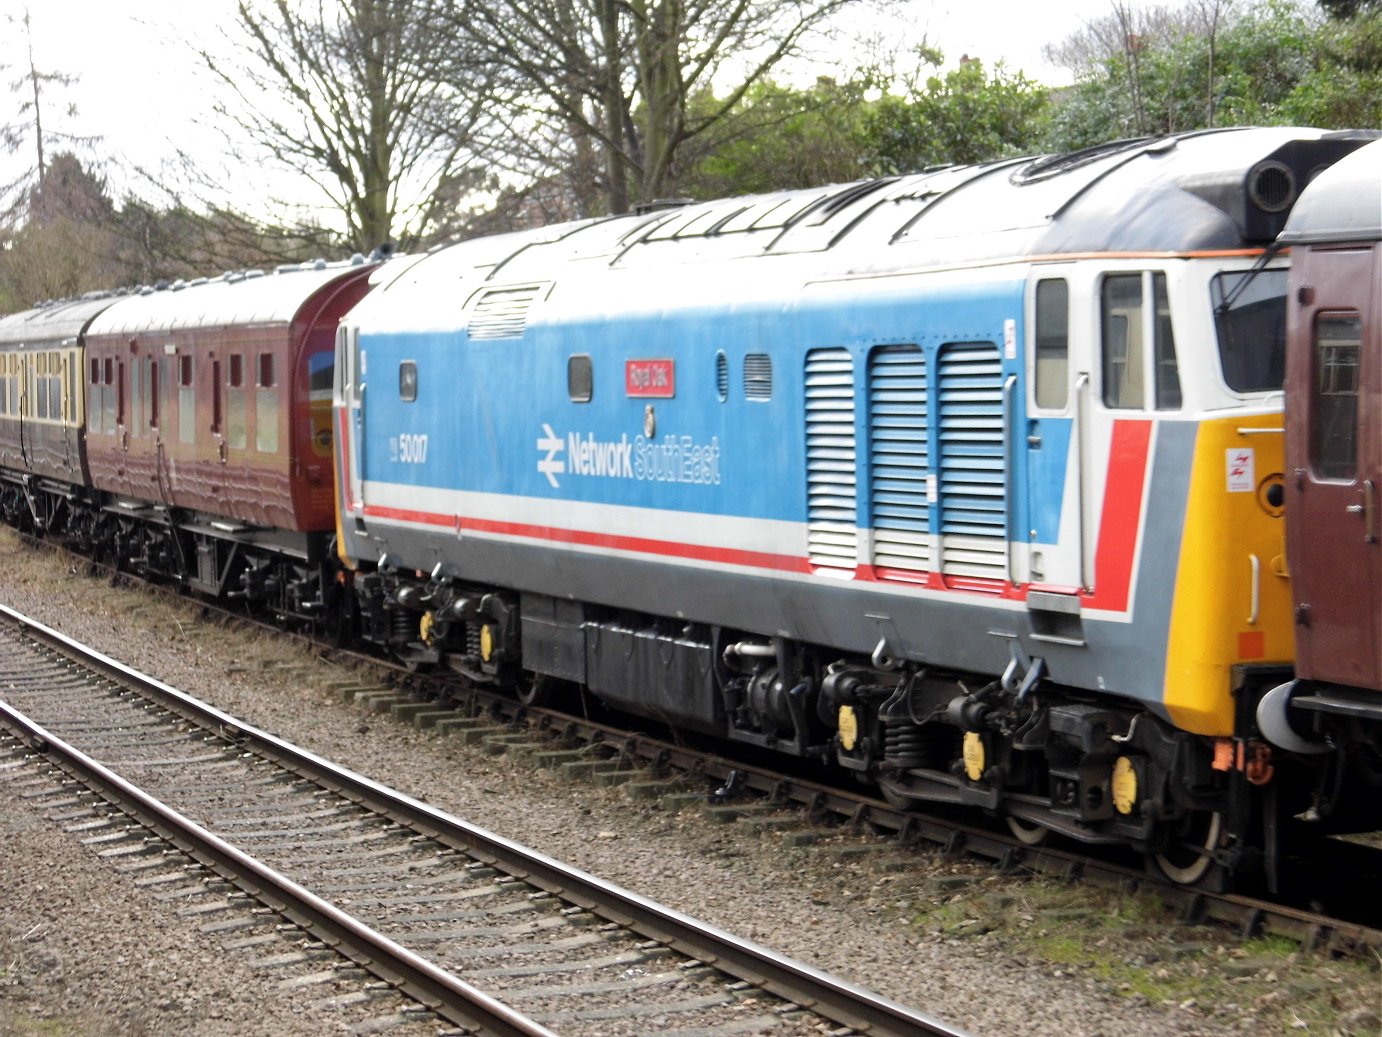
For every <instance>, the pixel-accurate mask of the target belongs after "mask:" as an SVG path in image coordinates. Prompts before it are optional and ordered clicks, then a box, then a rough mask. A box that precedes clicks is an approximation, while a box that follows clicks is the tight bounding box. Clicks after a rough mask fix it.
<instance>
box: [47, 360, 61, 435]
mask: <svg viewBox="0 0 1382 1037" xmlns="http://www.w3.org/2000/svg"><path fill="white" fill-rule="evenodd" d="M48 417H50V418H52V419H53V420H54V421H61V420H62V354H61V353H59V352H57V351H56V350H54V351H53V352H51V353H49V354H48Z"/></svg>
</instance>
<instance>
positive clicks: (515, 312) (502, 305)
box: [466, 284, 543, 340]
mask: <svg viewBox="0 0 1382 1037" xmlns="http://www.w3.org/2000/svg"><path fill="white" fill-rule="evenodd" d="M542 287H543V286H542V285H537V284H532V285H524V286H523V287H521V288H491V289H490V290H489V291H487V292H485V293H484V295H482V296H480V298H479V299H478V300H477V301H476V303H475V308H474V309H472V310H471V311H470V320H469V321H468V322H467V323H466V333H467V334H468V335H469V336H470V338H471V339H472V340H474V339H495V338H522V337H523V332H524V331H525V330H526V329H527V327H528V311H529V310H531V309H532V308H533V303H535V302H536V301H537V298H538V295H539V294H540V293H541V291H542Z"/></svg>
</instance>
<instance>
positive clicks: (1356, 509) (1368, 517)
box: [1344, 479, 1377, 544]
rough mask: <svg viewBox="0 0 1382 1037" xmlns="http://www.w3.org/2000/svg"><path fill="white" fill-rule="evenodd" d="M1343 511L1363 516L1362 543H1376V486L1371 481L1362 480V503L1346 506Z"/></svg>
mask: <svg viewBox="0 0 1382 1037" xmlns="http://www.w3.org/2000/svg"><path fill="white" fill-rule="evenodd" d="M1344 510H1345V511H1346V512H1348V513H1349V514H1350V515H1362V516H1363V542H1364V543H1366V544H1375V543H1376V542H1377V486H1376V484H1375V483H1374V482H1373V481H1372V480H1371V479H1364V480H1363V503H1361V504H1346V505H1344Z"/></svg>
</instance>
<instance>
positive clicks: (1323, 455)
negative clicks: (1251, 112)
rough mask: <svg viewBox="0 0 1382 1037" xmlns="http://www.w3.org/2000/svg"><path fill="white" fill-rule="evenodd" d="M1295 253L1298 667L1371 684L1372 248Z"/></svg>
mask: <svg viewBox="0 0 1382 1037" xmlns="http://www.w3.org/2000/svg"><path fill="white" fill-rule="evenodd" d="M1303 258H1306V263H1304V264H1302V267H1303V269H1302V273H1301V275H1300V280H1301V281H1302V282H1303V284H1302V286H1301V287H1300V288H1299V289H1298V292H1297V296H1296V297H1297V300H1298V301H1299V308H1298V310H1297V312H1296V314H1295V320H1294V322H1293V324H1292V326H1291V329H1290V334H1291V336H1292V337H1291V348H1292V355H1291V360H1290V363H1291V372H1290V377H1289V380H1288V383H1287V394H1288V400H1289V401H1290V403H1289V404H1288V407H1289V409H1288V415H1289V418H1290V421H1289V422H1288V427H1289V431H1288V436H1289V438H1288V443H1287V452H1288V457H1287V465H1288V467H1289V469H1290V472H1291V477H1290V479H1289V480H1288V494H1291V493H1293V495H1294V500H1292V499H1291V497H1290V496H1288V498H1287V503H1286V514H1287V536H1288V537H1289V539H1290V558H1291V581H1292V587H1293V590H1294V594H1295V598H1296V601H1295V606H1296V640H1297V656H1298V659H1299V662H1300V674H1301V676H1303V677H1312V678H1316V679H1321V680H1330V681H1337V682H1339V683H1345V684H1354V685H1360V686H1363V687H1376V686H1378V684H1379V683H1382V673H1379V666H1378V649H1379V645H1378V638H1377V634H1378V630H1377V624H1378V614H1379V608H1378V597H1379V594H1382V584H1379V579H1382V562H1380V561H1379V559H1382V544H1379V536H1382V515H1380V514H1379V507H1382V500H1379V497H1378V495H1379V492H1382V456H1379V452H1380V448H1379V436H1382V413H1379V393H1380V392H1382V370H1379V366H1380V365H1379V361H1382V355H1379V349H1380V348H1382V343H1380V342H1379V338H1378V327H1377V323H1378V322H1377V306H1378V302H1379V300H1378V298H1377V295H1376V291H1377V280H1376V277H1377V274H1376V267H1375V263H1376V257H1375V255H1374V253H1373V250H1372V249H1365V248H1352V249H1328V250H1320V249H1316V250H1312V251H1311V252H1309V253H1307V255H1306V257H1303Z"/></svg>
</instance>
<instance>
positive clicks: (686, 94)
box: [456, 0, 865, 212]
mask: <svg viewBox="0 0 1382 1037" xmlns="http://www.w3.org/2000/svg"><path fill="white" fill-rule="evenodd" d="M864 2H865V0H755V2H750V0H469V2H468V3H465V4H463V5H462V6H460V7H458V8H457V18H456V25H457V28H458V35H462V36H465V37H468V38H470V39H474V40H476V41H478V42H479V43H480V44H482V45H483V47H484V48H485V50H486V52H487V53H489V54H490V55H491V56H492V58H493V61H494V63H495V75H494V79H495V82H496V84H497V85H498V90H497V91H496V101H497V103H498V105H499V106H500V107H502V108H503V109H504V111H505V112H506V113H507V121H508V123H509V125H510V126H515V127H523V126H527V127H529V128H530V130H529V133H522V132H520V133H519V137H520V139H524V140H526V139H530V134H531V133H532V132H534V129H533V128H535V127H547V128H549V132H550V128H551V127H554V126H555V127H558V128H559V130H560V132H561V133H562V134H563V135H565V137H566V138H567V140H568V141H569V142H570V147H569V149H568V150H566V152H565V153H564V154H565V157H567V158H574V159H575V162H576V167H577V168H579V169H581V170H583V171H585V173H586V176H587V177H588V179H587V180H586V182H585V184H584V185H583V186H584V188H585V190H584V191H583V192H581V194H580V195H579V197H581V201H582V202H583V203H585V204H590V203H591V202H592V201H593V197H592V195H593V194H594V192H592V191H591V190H590V188H591V187H593V186H596V184H598V187H599V189H600V191H599V193H600V194H601V195H603V198H602V201H603V205H602V208H604V209H605V211H609V212H623V211H626V210H627V209H628V208H629V207H630V205H631V204H633V203H635V202H649V201H652V200H655V199H657V198H661V197H665V196H667V195H669V194H672V193H674V192H675V191H676V189H677V184H678V177H679V174H680V169H679V166H678V157H679V153H680V151H681V149H682V147H683V146H684V145H685V144H686V143H687V142H688V141H690V140H692V139H693V138H695V137H697V136H699V135H701V134H704V133H705V132H706V131H707V130H709V129H710V128H711V127H712V126H714V125H716V124H717V123H718V122H719V121H720V120H722V119H724V118H726V117H727V116H728V115H729V114H730V113H731V112H733V111H735V110H736V107H737V106H739V105H740V102H741V101H742V100H743V99H744V96H745V94H746V93H747V92H748V91H749V89H750V88H751V87H752V86H753V85H754V84H755V83H757V82H759V81H760V80H762V79H763V78H764V77H765V76H766V75H767V74H768V72H769V71H770V70H772V69H773V68H774V67H776V66H777V65H779V64H780V63H781V62H782V61H783V60H784V59H785V58H787V57H788V56H789V55H792V54H795V53H797V52H798V51H799V49H800V47H801V45H802V42H803V40H804V39H805V38H807V37H808V35H809V34H811V33H813V32H816V31H818V30H821V29H822V28H823V27H824V26H825V25H826V23H827V22H828V21H829V20H830V18H831V16H832V15H834V14H836V13H837V12H838V11H840V10H841V9H842V8H844V7H847V6H849V5H851V4H862V3H864ZM693 98H694V99H698V100H699V101H700V102H701V103H697V104H695V105H694V106H693V105H692V104H691V103H690V102H691V101H692V99H693ZM536 132H538V133H541V132H542V131H541V130H536ZM498 143H500V144H502V142H498ZM597 153H598V154H600V155H602V156H603V159H602V161H599V162H597V161H595V159H594V156H595V154H597ZM592 181H594V182H593V183H592Z"/></svg>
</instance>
